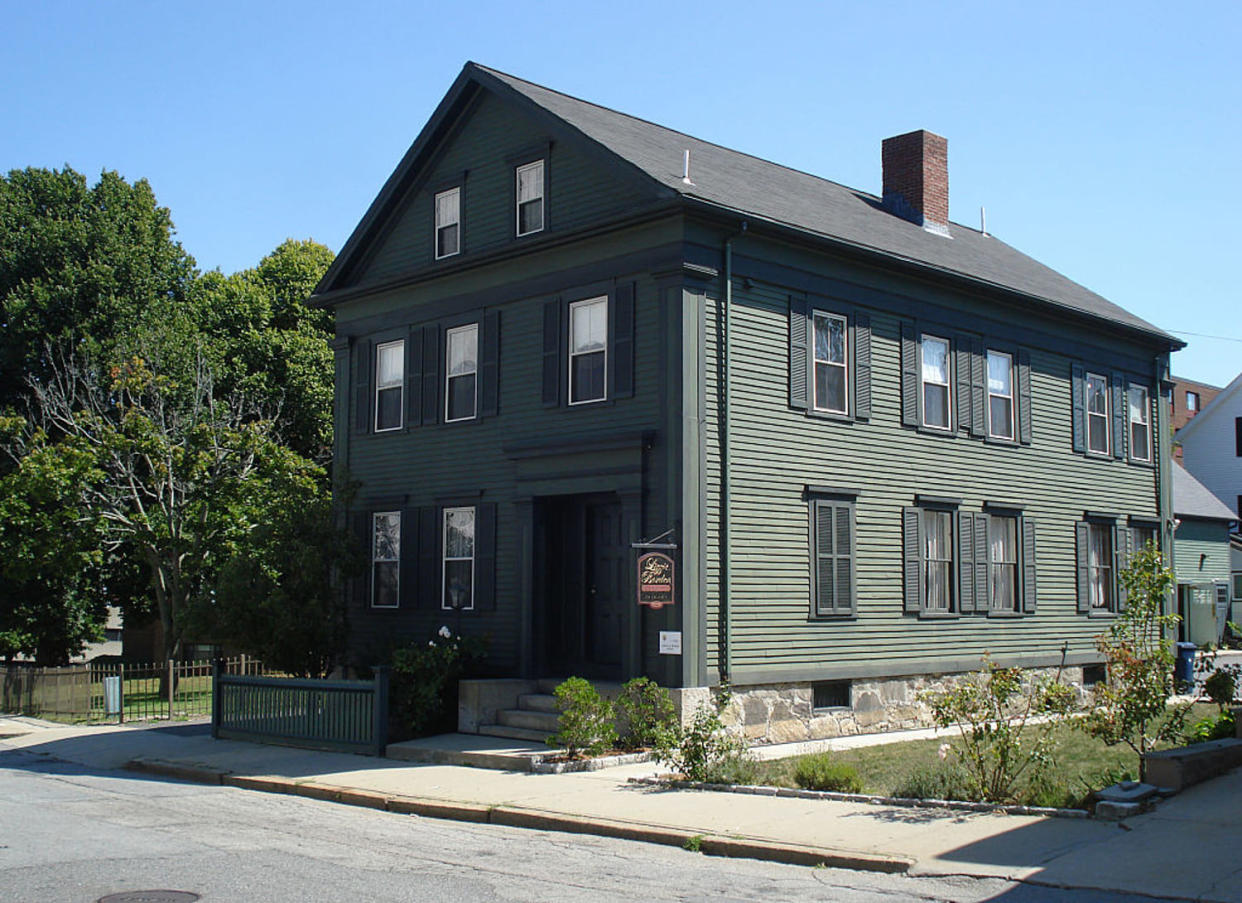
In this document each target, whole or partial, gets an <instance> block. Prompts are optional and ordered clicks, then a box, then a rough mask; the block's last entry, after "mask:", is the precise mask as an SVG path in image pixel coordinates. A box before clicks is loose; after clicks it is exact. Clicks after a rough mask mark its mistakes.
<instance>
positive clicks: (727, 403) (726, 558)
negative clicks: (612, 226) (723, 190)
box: [720, 220, 747, 684]
mask: <svg viewBox="0 0 1242 903" xmlns="http://www.w3.org/2000/svg"><path fill="white" fill-rule="evenodd" d="M746 229H747V222H746V220H742V224H741V227H740V228H739V229H738V231H737V232H734V233H733V234H732V235H730V236H729V237H728V238H726V239H725V243H724V317H723V321H724V367H723V368H722V369H723V370H724V373H723V375H722V378H721V383H722V387H721V391H722V393H723V394H724V411H723V413H722V415H721V416H722V417H723V419H724V430H723V436H722V438H721V442H720V445H721V449H720V682H721V683H722V684H723V683H727V682H728V680H729V678H730V676H731V674H732V672H733V668H732V663H731V652H732V643H730V641H729V594H730V589H731V586H732V576H733V558H732V556H731V555H730V554H729V553H730V549H729V539H730V530H729V514H730V505H729V493H730V488H731V487H730V485H729V465H730V463H731V456H732V452H733V432H732V430H733V418H732V416H731V412H732V406H733V398H732V395H731V394H730V392H729V372H730V367H731V364H732V353H733V333H732V332H731V331H730V330H729V311H730V309H731V308H732V307H733V240H734V239H735V238H740V237H741V236H742V235H744V234H746Z"/></svg>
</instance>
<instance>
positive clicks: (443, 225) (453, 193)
mask: <svg viewBox="0 0 1242 903" xmlns="http://www.w3.org/2000/svg"><path fill="white" fill-rule="evenodd" d="M447 197H452V198H453V200H454V202H455V203H454V205H453V209H454V213H455V214H456V216H455V218H454V219H451V220H445V221H444V222H441V221H440V199H441V198H447ZM433 203H434V209H435V221H436V229H435V234H434V236H432V240H433V241H434V242H435V248H434V250H435V255H436V260H445V259H446V258H449V257H456V256H457V255H458V254H460V253H461V243H462V228H461V186H458V187H456V188H448V189H445V190H444V191H439V192H436V196H435V201H434V202H433ZM450 226H456V227H457V248H456V249H455V250H453V251H450V252H449V253H448V254H441V253H440V232H441V231H442V230H444V229H447V228H449V227H450Z"/></svg>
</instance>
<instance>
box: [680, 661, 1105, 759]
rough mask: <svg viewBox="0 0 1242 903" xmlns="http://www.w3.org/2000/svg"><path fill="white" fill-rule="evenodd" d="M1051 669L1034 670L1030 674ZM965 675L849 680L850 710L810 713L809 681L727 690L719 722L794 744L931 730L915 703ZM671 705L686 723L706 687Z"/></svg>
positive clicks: (1078, 675)
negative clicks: (726, 704)
mask: <svg viewBox="0 0 1242 903" xmlns="http://www.w3.org/2000/svg"><path fill="white" fill-rule="evenodd" d="M1041 671H1043V672H1046V673H1048V674H1052V673H1054V671H1055V669H1036V673H1039V672H1041ZM966 676H968V675H967V674H937V675H921V676H915V677H898V678H879V679H868V680H855V681H850V705H849V706H848V707H841V708H829V709H816V708H815V707H814V689H813V687H812V684H811V683H810V682H800V683H780V684H760V685H755V686H740V687H733V688H732V699H731V700H730V702H729V704H728V706H726V707H725V710H724V712H723V713H722V715H721V718H722V720H723V721H724V723H725V724H726V725H727V726H728V727H729V728H730V729H731V730H733V731H735V732H737V733H738V734H740V735H742V736H743V737H745V738H746V739H747V740H748V741H750V742H751V743H757V744H764V743H795V742H798V741H801V740H826V739H831V738H833V737H846V736H851V735H854V734H879V733H884V732H885V731H899V730H910V729H912V728H920V727H932V726H934V725H933V721H932V712H931V708H930V707H929V706H928V705H927V704H926V703H924V702H922V701H921V699H920V696H921V695H922V694H924V693H928V692H935V691H937V690H942V689H946V688H948V687H951V686H953V685H954V684H956V683H957V682H958V681H960V680H961V679H962V678H963V677H966ZM1061 679H1062V680H1063V681H1065V682H1066V683H1069V684H1070V685H1071V686H1074V687H1075V688H1077V689H1078V691H1079V693H1080V695H1081V694H1083V688H1082V668H1078V667H1068V668H1064V669H1062V671H1061ZM670 692H671V693H672V695H673V702H674V703H675V704H676V706H677V710H678V712H679V714H680V716H681V721H682V724H686V723H687V722H688V721H689V719H690V718H691V717H692V716H693V715H694V712H695V710H696V709H697V708H698V707H699V706H700V705H705V704H707V703H708V701H709V700H710V699H711V693H712V691H711V689H710V688H708V687H687V688H684V689H680V690H671V691H670Z"/></svg>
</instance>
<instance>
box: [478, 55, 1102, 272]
mask: <svg viewBox="0 0 1242 903" xmlns="http://www.w3.org/2000/svg"><path fill="white" fill-rule="evenodd" d="M468 65H470V66H474V67H475V68H476V69H481V70H482V71H484V72H486V73H488V74H489V75H494V76H500V77H502V78H507V79H512V80H513V81H515V82H521V83H522V84H524V85H530V86H531V87H532V88H538V89H539V90H540V91H547V92H548V93H549V94H555V95H557V96H558V97H564V98H566V99H567V100H572V101H574V102H575V103H580V104H585V105H586V106H588V107H594V108H595V109H597V110H603V111H604V112H606V113H611V114H613V115H614V116H623V117H625V118H626V119H631V120H633V121H634V122H641V123H642V124H643V125H647V126H651V127H652V128H657V129H661V130H663V131H665V132H669V133H671V134H674V135H680V136H681V137H683V138H689V139H690V140H691V141H697V142H698V143H699V144H705V145H707V146H708V147H714V148H716V149H717V150H722V151H724V152H726V153H730V154H737V155H738V156H740V157H748V158H750V159H751V160H758V161H759V162H760V163H766V164H767V165H768V166H775V167H776V168H777V169H783V170H785V171H786V172H793V173H797V174H798V175H803V176H806V177H808V178H811V179H816V180H817V181H820V182H825V183H827V184H829V185H835V186H837V187H838V188H841V189H844V190H845V191H853V192H856V193H858V194H861V195H864V196H865V197H868V198H871V199H872V200H874V201H876V202H879V203H882V202H883V200H884V198H883V196H882V195H878V194H873V193H872V192H870V191H867V190H865V189H863V188H855V187H854V186H853V185H846V184H845V183H844V182H838V181H837V180H836V179H830V178H828V177H827V176H821V175H819V174H818V173H814V172H808V171H807V170H805V169H798V168H797V167H794V166H788V165H786V164H784V163H777V162H776V161H775V160H769V159H768V158H767V157H761V156H759V155H758V154H752V153H749V152H747V151H744V150H738V149H737V148H736V147H729V146H728V145H724V144H720V143H719V142H717V141H709V140H707V139H706V138H699V137H697V136H695V135H691V134H690V133H689V132H683V131H682V130H681V129H675V128H671V127H670V126H667V125H664V124H663V123H659V122H655V121H653V120H651V119H644V118H643V117H641V116H635V115H634V114H633V113H627V112H625V111H624V110H617V109H614V108H613V107H608V106H604V104H602V103H596V102H595V101H593V100H587V99H586V98H583V97H576V96H575V95H573V94H567V93H566V92H564V91H559V90H557V89H556V88H549V87H548V86H547V85H541V84H539V83H538V82H533V81H531V80H530V79H527V78H522V77H521V76H519V75H513V74H512V73H509V72H502V71H501V70H499V69H494V68H492V67H491V66H484V65H483V64H482V63H476V62H473V61H471V62H470V63H468ZM683 193H688V192H683ZM949 223H950V225H954V226H957V227H958V228H959V229H966V230H967V231H969V232H974V233H976V234H977V235H985V234H986V235H987V237H988V238H995V237H996V236H995V235H993V234H992V233H991V232H987V233H984V232H983V230H981V229H976V228H974V227H973V226H968V225H966V224H964V223H959V222H955V221H954V220H952V219H950V220H949ZM1009 247H1011V248H1012V247H1013V246H1012V245H1010V246H1009ZM1014 250H1017V249H1016V248H1015V249H1014ZM1018 253H1022V252H1020V251H1019V252H1018ZM1028 256H1029V255H1028ZM1032 259H1034V258H1032ZM1084 287H1085V286H1084ZM1088 291H1090V290H1089V289H1088Z"/></svg>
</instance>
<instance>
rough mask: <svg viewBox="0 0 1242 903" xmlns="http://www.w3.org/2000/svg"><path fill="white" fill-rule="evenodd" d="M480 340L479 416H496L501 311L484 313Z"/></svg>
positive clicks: (498, 407)
mask: <svg viewBox="0 0 1242 903" xmlns="http://www.w3.org/2000/svg"><path fill="white" fill-rule="evenodd" d="M480 328H481V329H482V331H483V335H482V337H481V338H480V341H479V345H480V348H479V416H480V417H495V416H496V414H497V413H498V412H499V410H500V311H498V310H492V311H488V312H487V313H485V314H484V315H483V323H482V324H481V326H480Z"/></svg>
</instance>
